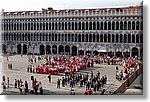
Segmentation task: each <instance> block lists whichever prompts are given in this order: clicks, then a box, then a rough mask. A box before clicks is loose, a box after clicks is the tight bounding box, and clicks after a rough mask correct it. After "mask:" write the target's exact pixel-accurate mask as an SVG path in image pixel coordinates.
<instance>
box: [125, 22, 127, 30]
mask: <svg viewBox="0 0 150 102" xmlns="http://www.w3.org/2000/svg"><path fill="white" fill-rule="evenodd" d="M124 30H127V22H126V21H125V22H124Z"/></svg>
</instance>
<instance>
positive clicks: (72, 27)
mask: <svg viewBox="0 0 150 102" xmlns="http://www.w3.org/2000/svg"><path fill="white" fill-rule="evenodd" d="M72 30H74V22H72Z"/></svg>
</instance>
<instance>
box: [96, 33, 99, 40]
mask: <svg viewBox="0 0 150 102" xmlns="http://www.w3.org/2000/svg"><path fill="white" fill-rule="evenodd" d="M96 38H97V42H99V34H97V37H96Z"/></svg>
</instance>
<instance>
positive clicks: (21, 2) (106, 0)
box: [0, 0, 142, 12]
mask: <svg viewBox="0 0 150 102" xmlns="http://www.w3.org/2000/svg"><path fill="white" fill-rule="evenodd" d="M141 1H142V0H0V9H4V11H5V12H9V11H35V10H36V11H40V10H41V9H42V8H45V9H46V8H48V7H52V8H53V9H55V10H60V9H82V8H109V7H123V6H135V5H139V4H140V3H141Z"/></svg>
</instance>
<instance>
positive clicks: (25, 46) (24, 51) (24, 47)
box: [23, 44, 28, 54]
mask: <svg viewBox="0 0 150 102" xmlns="http://www.w3.org/2000/svg"><path fill="white" fill-rule="evenodd" d="M27 52H28V47H27V45H26V44H24V45H23V54H27Z"/></svg>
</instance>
